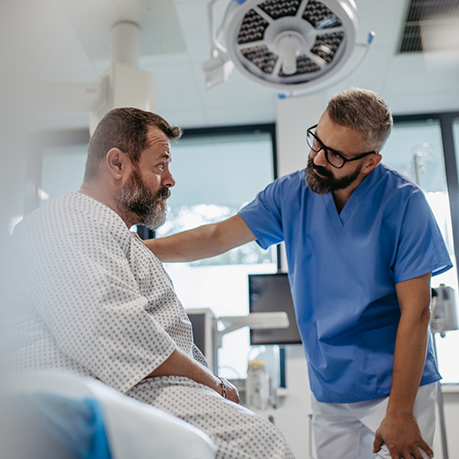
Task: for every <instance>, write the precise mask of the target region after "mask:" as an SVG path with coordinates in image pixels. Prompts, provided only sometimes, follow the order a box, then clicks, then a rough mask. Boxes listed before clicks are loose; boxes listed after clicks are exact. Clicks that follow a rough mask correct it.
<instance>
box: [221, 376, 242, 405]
mask: <svg viewBox="0 0 459 459" xmlns="http://www.w3.org/2000/svg"><path fill="white" fill-rule="evenodd" d="M218 379H219V380H220V381H221V382H223V384H225V386H226V399H228V400H231V401H232V402H234V403H239V402H240V400H239V392H238V390H237V388H236V386H234V385H233V384H231V383H230V382H229V381H227V380H226V379H224V378H221V377H220V376H218ZM219 394H220V395H221V396H222V397H223V396H224V391H223V387H222V386H221V385H220V392H219Z"/></svg>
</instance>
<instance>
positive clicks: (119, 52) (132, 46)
mask: <svg viewBox="0 0 459 459" xmlns="http://www.w3.org/2000/svg"><path fill="white" fill-rule="evenodd" d="M139 37H140V27H139V25H138V24H136V23H135V22H132V21H120V22H118V23H116V24H115V25H114V26H113V29H112V61H113V62H121V63H123V64H126V65H130V66H132V67H136V68H137V67H138V66H139V53H140V51H139V48H140V46H139Z"/></svg>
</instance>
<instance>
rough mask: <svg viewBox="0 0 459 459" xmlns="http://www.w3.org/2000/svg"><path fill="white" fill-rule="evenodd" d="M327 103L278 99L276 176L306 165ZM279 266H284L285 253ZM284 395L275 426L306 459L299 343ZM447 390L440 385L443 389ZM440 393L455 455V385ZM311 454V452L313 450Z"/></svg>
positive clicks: (458, 443) (458, 425) (306, 400)
mask: <svg viewBox="0 0 459 459" xmlns="http://www.w3.org/2000/svg"><path fill="white" fill-rule="evenodd" d="M326 104H327V100H325V98H324V96H323V95H322V94H315V95H311V96H306V97H296V98H290V99H282V100H278V104H277V154H278V170H279V176H283V175H286V174H288V173H290V172H294V171H296V170H298V169H302V168H304V167H305V166H306V161H307V156H308V154H309V148H308V146H307V144H306V129H307V128H308V127H310V126H313V125H314V124H316V123H317V122H318V121H319V119H320V116H321V115H322V113H323V111H324V109H325V107H326ZM283 269H284V270H286V260H285V255H284V256H283ZM286 365H287V368H286V371H287V386H288V387H287V396H286V397H285V399H283V400H282V402H281V403H280V406H279V409H278V410H275V411H273V416H274V420H275V422H276V424H277V425H278V427H279V428H280V429H281V430H282V431H283V432H284V435H285V436H286V438H287V441H288V442H289V444H290V446H291V448H292V450H293V453H294V454H295V456H296V458H297V459H302V458H305V459H306V458H308V459H309V452H308V448H309V441H308V414H309V413H310V412H311V405H310V390H309V381H308V377H307V367H306V361H305V356H304V352H303V350H302V349H301V347H300V346H289V347H288V348H287V362H286ZM445 390H448V389H447V388H444V391H445ZM449 390H456V392H455V393H453V392H450V393H445V394H444V411H445V420H446V429H447V433H446V434H447V442H448V453H449V459H459V435H458V434H457V433H458V432H459V388H456V389H454V388H450V389H449ZM434 449H435V451H436V457H437V458H441V457H442V452H441V451H442V449H441V437H440V426H439V421H438V417H437V430H436V436H435V440H434ZM314 454H315V453H314Z"/></svg>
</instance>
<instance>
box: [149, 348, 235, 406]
mask: <svg viewBox="0 0 459 459" xmlns="http://www.w3.org/2000/svg"><path fill="white" fill-rule="evenodd" d="M157 376H185V377H187V378H189V379H192V380H193V381H196V382H197V383H200V384H203V385H205V386H208V387H210V388H211V389H213V390H215V391H216V392H218V393H219V394H220V395H224V394H223V387H222V384H221V379H220V378H218V377H217V376H215V375H214V374H212V373H211V372H210V370H209V369H207V368H205V367H204V366H202V365H201V364H199V363H198V362H196V360H194V359H192V358H191V357H189V356H188V355H186V354H185V353H184V352H183V351H181V350H180V349H176V350H175V351H174V352H172V354H171V355H170V357H169V358H168V359H166V360H165V361H164V362H163V363H162V364H161V365H160V366H159V367H158V368H156V369H155V370H154V371H153V372H152V373H150V374H149V375H148V376H147V377H148V378H154V377H157ZM223 381H224V384H225V385H226V389H227V392H226V398H227V399H228V400H231V401H233V402H236V403H239V394H238V391H237V389H236V388H235V387H234V386H233V385H232V384H231V383H229V382H228V381H226V380H223Z"/></svg>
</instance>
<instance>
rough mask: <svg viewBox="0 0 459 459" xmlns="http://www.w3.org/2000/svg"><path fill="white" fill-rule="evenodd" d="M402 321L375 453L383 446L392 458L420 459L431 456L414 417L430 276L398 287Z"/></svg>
mask: <svg viewBox="0 0 459 459" xmlns="http://www.w3.org/2000/svg"><path fill="white" fill-rule="evenodd" d="M396 290H397V297H398V299H399V303H400V309H401V318H400V323H399V326H398V330H397V338H396V342H395V352H394V369H393V376H392V387H391V393H390V396H389V401H388V405H387V411H386V417H385V419H384V420H383V422H382V423H381V426H380V428H379V429H378V431H377V432H376V438H375V445H374V446H375V451H374V452H376V451H378V450H379V448H380V447H381V444H382V442H384V443H386V445H387V447H388V448H389V451H390V452H391V455H392V457H393V458H396V459H399V458H400V457H411V455H412V456H413V457H415V458H420V459H422V456H421V454H420V452H419V448H421V449H422V450H424V451H425V452H426V453H427V454H428V455H429V456H430V457H432V455H433V452H432V450H431V449H430V447H429V445H427V443H426V442H425V441H424V440H423V439H422V437H421V434H420V432H419V428H418V425H417V422H416V420H415V418H414V416H413V407H414V402H415V399H416V395H417V391H418V389H419V384H420V382H421V378H422V372H423V369H424V365H425V357H426V351H427V339H428V337H427V329H428V325H429V321H430V273H429V274H426V275H425V276H420V277H418V278H415V279H411V280H409V281H406V282H402V283H400V284H397V286H396Z"/></svg>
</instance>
